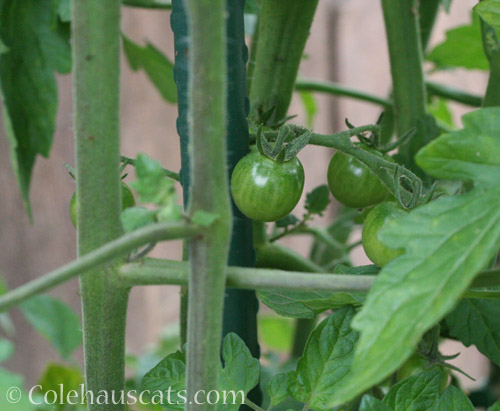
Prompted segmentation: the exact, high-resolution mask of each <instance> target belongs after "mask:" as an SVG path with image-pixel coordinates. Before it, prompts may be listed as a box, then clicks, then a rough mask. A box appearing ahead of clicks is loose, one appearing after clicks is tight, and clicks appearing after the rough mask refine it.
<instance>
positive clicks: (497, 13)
mask: <svg viewBox="0 0 500 411" xmlns="http://www.w3.org/2000/svg"><path fill="white" fill-rule="evenodd" d="M473 10H474V11H475V12H476V13H477V14H478V15H479V16H480V17H481V18H482V19H483V20H484V21H485V22H486V23H488V24H489V25H490V26H492V27H493V28H495V29H497V30H499V29H500V1H499V0H482V1H481V2H480V3H478V4H477V5H476V6H474V9H473Z"/></svg>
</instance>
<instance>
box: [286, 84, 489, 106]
mask: <svg viewBox="0 0 500 411" xmlns="http://www.w3.org/2000/svg"><path fill="white" fill-rule="evenodd" d="M425 86H426V89H427V92H428V93H429V94H430V95H433V96H438V97H443V98H446V99H448V100H452V101H456V102H458V103H462V104H466V105H468V106H472V107H481V104H482V101H483V98H482V97H481V96H478V95H475V94H470V93H468V92H466V91H463V90H457V89H455V88H453V87H450V86H447V85H444V84H440V83H436V82H433V81H426V82H425ZM295 90H297V91H317V92H320V93H327V94H332V95H335V96H345V97H352V98H354V99H358V100H361V101H366V102H370V103H374V104H378V105H380V106H383V107H391V106H392V104H393V102H392V101H391V100H388V99H384V98H382V97H379V96H374V95H372V94H367V93H365V92H363V91H360V90H355V89H352V88H348V87H346V86H344V85H342V84H339V83H334V82H330V81H320V80H313V79H311V80H308V79H298V80H297V82H296V83H295Z"/></svg>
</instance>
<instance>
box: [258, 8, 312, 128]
mask: <svg viewBox="0 0 500 411" xmlns="http://www.w3.org/2000/svg"><path fill="white" fill-rule="evenodd" d="M317 5H318V0H293V1H290V0H263V2H262V8H261V12H260V19H259V28H258V31H259V33H258V36H259V46H258V47H257V58H256V65H255V68H254V71H253V77H252V88H251V90H250V102H251V112H250V118H251V119H252V120H253V121H255V122H256V123H262V122H263V121H262V119H261V115H262V114H263V113H265V112H267V111H269V110H270V109H272V108H273V107H274V112H273V116H272V120H274V121H279V120H281V119H283V118H284V117H285V116H286V114H287V111H288V107H289V105H290V101H291V99H292V93H293V85H294V83H295V79H296V77H297V72H298V70H299V65H300V61H301V59H302V53H303V52H304V48H305V45H306V41H307V37H308V36H309V30H310V28H311V24H312V21H313V18H314V14H315V12H316V7H317Z"/></svg>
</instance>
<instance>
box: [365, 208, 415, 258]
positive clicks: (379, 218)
mask: <svg viewBox="0 0 500 411" xmlns="http://www.w3.org/2000/svg"><path fill="white" fill-rule="evenodd" d="M406 214H407V213H406V211H405V210H403V209H402V208H401V207H400V206H399V205H398V204H396V203H393V202H385V203H381V204H378V205H376V206H375V207H374V208H373V210H372V211H370V213H369V214H368V216H367V217H366V219H365V223H364V225H363V232H362V236H361V237H362V242H363V248H364V249H365V253H366V255H367V256H368V258H369V259H370V260H372V261H373V262H374V263H375V264H376V265H378V266H379V267H383V266H384V265H386V264H387V263H389V262H390V261H392V260H394V259H395V258H396V257H398V256H400V255H401V254H403V253H404V250H403V249H401V248H400V249H397V250H395V249H392V248H389V247H386V246H385V245H384V244H382V243H381V242H380V240H379V239H378V237H377V234H378V232H379V231H380V229H381V228H382V227H383V226H384V225H385V224H387V223H388V222H389V221H392V220H394V219H396V218H398V217H401V216H404V215H406Z"/></svg>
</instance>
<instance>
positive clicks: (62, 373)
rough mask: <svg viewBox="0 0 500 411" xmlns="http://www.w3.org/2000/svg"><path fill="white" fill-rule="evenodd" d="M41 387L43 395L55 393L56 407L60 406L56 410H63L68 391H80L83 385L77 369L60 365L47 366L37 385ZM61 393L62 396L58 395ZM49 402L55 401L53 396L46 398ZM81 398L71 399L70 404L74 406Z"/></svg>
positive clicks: (80, 374)
mask: <svg viewBox="0 0 500 411" xmlns="http://www.w3.org/2000/svg"><path fill="white" fill-rule="evenodd" d="M38 384H39V385H41V392H42V393H43V394H45V393H47V392H50V391H53V392H55V393H56V396H57V397H56V398H57V400H56V401H55V402H56V403H57V404H58V405H61V406H60V407H59V408H57V409H61V410H62V409H64V407H63V406H62V405H64V404H69V403H68V402H67V399H68V398H69V392H70V391H76V392H79V391H80V386H81V384H83V376H82V373H81V372H80V370H79V369H77V368H71V367H66V366H64V365H61V364H53V363H51V364H49V365H48V366H47V368H46V369H45V371H44V372H43V374H42V376H41V377H40V381H39V383H38ZM61 391H62V396H61V395H59V394H60V393H61ZM48 398H50V399H51V400H53V399H55V398H54V394H50V395H49V396H48ZM81 401H82V399H81V398H78V399H77V398H75V397H71V403H72V404H73V405H74V404H75V403H76V402H81Z"/></svg>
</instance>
